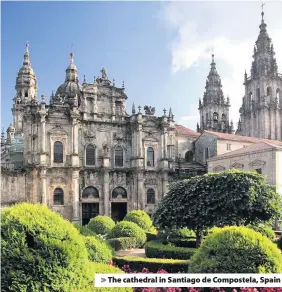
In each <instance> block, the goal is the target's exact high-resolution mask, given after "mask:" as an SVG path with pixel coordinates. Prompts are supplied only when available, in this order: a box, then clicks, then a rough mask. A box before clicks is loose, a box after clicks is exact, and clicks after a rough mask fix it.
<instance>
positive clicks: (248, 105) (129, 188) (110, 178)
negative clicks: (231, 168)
mask: <svg viewBox="0 0 282 292" xmlns="http://www.w3.org/2000/svg"><path fill="white" fill-rule="evenodd" d="M263 17H264V15H263V13H262V20H261V24H260V26H259V28H260V33H259V36H258V39H257V41H256V44H255V47H254V53H253V63H252V68H251V75H250V76H249V77H248V75H247V73H245V77H244V86H245V96H244V97H243V102H242V107H241V108H240V115H241V117H240V120H239V122H238V128H237V130H236V133H235V129H234V125H233V122H232V121H231V119H230V116H229V108H230V106H231V104H230V99H229V97H228V96H227V97H225V96H224V94H223V90H222V84H221V78H220V76H219V74H218V72H217V69H216V64H215V60H214V55H212V62H211V68H210V72H209V74H208V76H207V80H206V87H205V93H204V96H203V99H202V100H199V113H200V124H198V125H197V131H193V130H191V129H188V128H186V127H184V126H182V125H178V124H176V123H175V120H174V115H173V113H172V109H171V108H170V109H168V110H166V109H164V111H163V114H162V115H161V116H156V115H155V108H154V107H152V106H148V105H145V106H144V107H143V108H142V107H141V106H135V105H134V103H133V104H132V110H131V113H128V112H127V111H126V102H127V99H128V97H127V95H126V93H125V88H124V84H122V85H121V86H117V85H116V84H115V80H112V81H111V80H110V78H109V77H108V73H107V70H106V69H105V68H102V69H101V71H100V73H101V74H100V76H99V77H98V78H94V80H93V82H90V83H88V82H87V81H86V79H85V77H84V79H83V82H82V83H80V81H79V75H78V69H77V67H76V66H75V61H74V54H73V53H71V54H70V63H69V66H68V67H67V68H66V70H65V81H64V82H63V84H61V85H59V86H58V88H57V90H56V91H55V93H54V92H52V94H51V96H50V102H47V101H46V97H45V96H44V95H41V98H40V99H39V98H38V97H37V96H38V95H37V94H38V84H37V77H36V75H35V71H34V70H33V68H32V66H31V56H30V53H29V46H28V44H27V45H26V51H25V54H24V60H23V65H22V67H21V68H20V70H19V72H18V75H17V78H16V86H15V89H16V95H15V97H14V99H13V101H14V103H13V108H12V113H13V123H11V125H10V126H9V127H8V129H7V131H6V133H7V134H6V135H5V133H4V132H2V135H1V190H2V194H1V195H2V207H5V206H9V205H11V204H14V203H16V202H23V201H29V202H39V203H42V204H46V205H47V206H48V207H49V208H51V209H52V210H54V211H57V212H58V213H60V214H61V215H62V216H64V217H65V218H67V219H69V220H71V221H73V222H77V223H79V224H82V225H84V224H87V223H88V222H89V220H90V219H91V218H93V217H95V216H96V215H98V214H103V215H108V216H111V217H112V218H113V219H114V220H115V221H119V220H122V218H123V217H124V216H125V215H126V213H127V212H128V211H130V210H134V209H144V210H146V211H147V212H148V213H149V214H150V213H152V212H153V211H154V208H155V206H156V204H157V203H158V202H159V201H160V200H161V199H162V198H163V196H165V194H166V192H167V186H168V184H169V183H170V182H171V181H174V180H177V179H182V178H189V177H192V176H195V175H202V174H204V173H206V172H207V171H208V167H207V160H208V159H209V158H212V157H216V156H217V155H219V153H218V152H216V150H215V151H214V152H213V150H212V148H211V145H212V140H211V136H214V134H215V133H218V134H220V135H227V136H224V137H228V139H229V140H232V139H233V141H234V140H236V141H237V142H238V141H241V140H242V141H243V140H244V139H245V140H244V141H246V138H248V137H255V138H257V141H258V139H272V140H279V141H282V95H281V90H282V75H281V74H279V73H278V66H277V63H276V59H275V57H274V56H275V53H274V48H273V45H272V43H271V39H270V37H269V36H268V34H267V31H266V24H265V23H264V18H263ZM234 137H235V138H234ZM242 137H243V138H242ZM221 138H222V137H221ZM255 138H253V140H252V139H249V142H248V141H246V143H247V142H248V143H255V141H256V140H254V139H255ZM226 139H227V138H226ZM240 139H241V140H240ZM228 145H229V146H228ZM281 145H282V144H281ZM231 146H232V145H231V144H227V149H226V151H230V150H233V149H231ZM216 147H217V146H215V149H216ZM232 147H234V145H233V146H232ZM236 147H239V148H242V147H243V145H242V143H239V144H238V145H236ZM217 149H218V147H217Z"/></svg>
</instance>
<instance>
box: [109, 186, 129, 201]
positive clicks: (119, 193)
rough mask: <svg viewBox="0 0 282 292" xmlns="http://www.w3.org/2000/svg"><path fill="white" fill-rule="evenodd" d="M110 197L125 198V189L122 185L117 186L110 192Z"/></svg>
mask: <svg viewBox="0 0 282 292" xmlns="http://www.w3.org/2000/svg"><path fill="white" fill-rule="evenodd" d="M112 198H113V199H126V198H127V193H126V190H125V189H124V188H122V187H117V188H115V189H114V190H113V192H112Z"/></svg>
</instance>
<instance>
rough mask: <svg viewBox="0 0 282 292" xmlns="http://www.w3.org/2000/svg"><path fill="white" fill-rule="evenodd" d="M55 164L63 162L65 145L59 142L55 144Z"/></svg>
mask: <svg viewBox="0 0 282 292" xmlns="http://www.w3.org/2000/svg"><path fill="white" fill-rule="evenodd" d="M54 162H58V163H60V162H63V144H62V143H61V142H59V141H57V142H55V143H54Z"/></svg>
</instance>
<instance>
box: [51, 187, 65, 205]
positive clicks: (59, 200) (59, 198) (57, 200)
mask: <svg viewBox="0 0 282 292" xmlns="http://www.w3.org/2000/svg"><path fill="white" fill-rule="evenodd" d="M53 204H54V205H64V191H63V190H62V189H61V188H56V189H55V190H54V197H53Z"/></svg>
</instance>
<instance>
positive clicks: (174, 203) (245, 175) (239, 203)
mask: <svg viewBox="0 0 282 292" xmlns="http://www.w3.org/2000/svg"><path fill="white" fill-rule="evenodd" d="M281 210H282V200H281V196H280V195H278V194H277V193H276V192H275V191H273V188H272V187H271V186H269V185H267V184H266V182H265V178H264V177H263V176H262V175H260V174H257V173H255V172H242V171H238V170H231V171H224V172H220V173H210V174H206V175H203V176H196V177H193V178H191V179H188V180H184V181H180V182H176V183H173V184H172V185H171V186H170V188H169V192H168V195H167V196H165V197H164V198H163V199H162V201H161V202H160V204H159V205H158V206H157V209H156V211H155V213H154V215H153V222H154V225H155V226H157V227H159V228H161V229H167V228H181V227H188V228H189V229H192V230H194V231H195V232H196V236H197V246H199V245H200V243H201V236H202V232H203V231H204V230H205V229H208V228H210V227H213V226H218V227H222V226H226V225H247V224H249V223H253V222H266V221H268V220H270V219H273V218H278V217H280V216H281Z"/></svg>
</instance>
